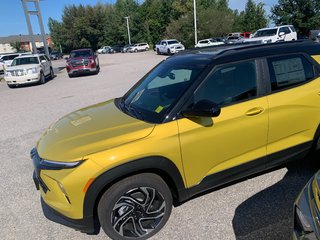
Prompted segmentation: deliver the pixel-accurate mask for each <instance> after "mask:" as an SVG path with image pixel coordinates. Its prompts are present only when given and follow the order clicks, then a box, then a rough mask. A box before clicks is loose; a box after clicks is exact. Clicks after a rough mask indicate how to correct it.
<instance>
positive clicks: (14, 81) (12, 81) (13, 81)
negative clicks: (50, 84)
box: [4, 73, 40, 85]
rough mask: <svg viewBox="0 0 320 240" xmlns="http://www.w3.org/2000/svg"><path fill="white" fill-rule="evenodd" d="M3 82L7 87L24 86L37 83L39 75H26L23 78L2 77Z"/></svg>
mask: <svg viewBox="0 0 320 240" xmlns="http://www.w3.org/2000/svg"><path fill="white" fill-rule="evenodd" d="M4 79H5V81H6V82H7V84H9V85H24V84H28V83H35V82H39V80H40V74H39V73H35V74H28V75H24V76H16V77H15V76H5V77H4Z"/></svg>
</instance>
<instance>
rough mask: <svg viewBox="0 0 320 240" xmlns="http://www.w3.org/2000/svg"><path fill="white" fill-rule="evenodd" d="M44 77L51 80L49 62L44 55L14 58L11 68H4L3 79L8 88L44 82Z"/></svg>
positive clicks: (51, 72) (51, 70)
mask: <svg viewBox="0 0 320 240" xmlns="http://www.w3.org/2000/svg"><path fill="white" fill-rule="evenodd" d="M46 77H49V78H50V79H53V77H54V73H53V68H52V65H51V61H50V60H49V59H48V58H47V56H46V55H44V54H32V55H23V56H20V57H17V58H15V59H14V60H13V61H12V63H11V66H9V67H6V69H5V74H4V79H5V81H6V82H7V84H8V86H9V87H10V88H12V87H15V86H18V85H24V84H31V83H40V84H43V83H45V82H46Z"/></svg>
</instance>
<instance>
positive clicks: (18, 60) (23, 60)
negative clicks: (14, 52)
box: [11, 57, 39, 66]
mask: <svg viewBox="0 0 320 240" xmlns="http://www.w3.org/2000/svg"><path fill="white" fill-rule="evenodd" d="M25 64H39V60H38V58H37V57H26V58H16V59H14V60H13V61H12V63H11V66H18V65H25Z"/></svg>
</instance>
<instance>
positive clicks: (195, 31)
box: [193, 0, 198, 45]
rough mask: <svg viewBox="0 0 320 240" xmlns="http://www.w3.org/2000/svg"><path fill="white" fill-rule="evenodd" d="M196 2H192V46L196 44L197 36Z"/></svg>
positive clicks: (194, 0)
mask: <svg viewBox="0 0 320 240" xmlns="http://www.w3.org/2000/svg"><path fill="white" fill-rule="evenodd" d="M196 5H197V4H196V0H193V16H194V44H195V45H196V44H197V43H198V34H197V6H196Z"/></svg>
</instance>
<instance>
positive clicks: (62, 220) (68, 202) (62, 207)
mask: <svg viewBox="0 0 320 240" xmlns="http://www.w3.org/2000/svg"><path fill="white" fill-rule="evenodd" d="M31 158H32V161H33V165H34V168H35V170H34V172H33V181H34V183H35V186H36V188H37V190H39V191H40V193H41V205H42V209H43V213H44V215H45V216H46V217H47V218H48V219H49V220H51V221H54V222H56V223H59V224H62V225H65V226H67V227H71V228H73V229H75V230H79V231H81V232H84V233H88V234H96V233H98V232H99V229H100V225H99V221H98V220H97V219H96V218H95V216H94V215H93V214H94V213H93V211H92V212H91V213H86V214H85V215H84V214H83V202H82V196H81V194H79V191H77V189H78V190H79V189H83V185H84V184H83V183H84V182H86V181H87V180H85V181H84V182H82V180H84V179H86V178H85V176H84V177H83V178H80V179H79V180H78V179H76V176H79V172H78V173H77V171H81V173H82V176H83V175H85V174H83V169H82V170H81V167H80V166H81V165H80V166H79V167H77V168H71V169H63V170H48V169H45V168H44V167H43V166H41V163H40V156H39V155H38V153H37V151H36V149H33V150H32V151H31ZM87 163H88V164H89V165H88V166H82V167H84V169H87V171H86V172H91V170H92V171H93V172H94V168H91V167H90V165H91V161H88V162H87ZM83 165H85V164H83ZM93 167H94V166H93ZM64 173H65V174H64ZM71 173H75V175H73V174H71ZM49 174H50V176H49ZM54 174H63V175H59V176H61V177H62V178H63V179H62V178H61V184H62V185H64V187H66V189H65V188H63V189H64V191H66V192H68V195H67V193H66V192H65V193H64V192H63V191H62V189H61V188H60V187H59V184H58V181H57V180H56V179H60V178H56V177H54ZM80 175H81V174H80ZM68 179H69V180H72V182H71V183H68ZM74 179H76V180H77V181H73V180H74ZM78 182H80V185H81V187H79V186H78ZM81 182H82V183H81ZM73 190H76V191H75V192H73Z"/></svg>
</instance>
